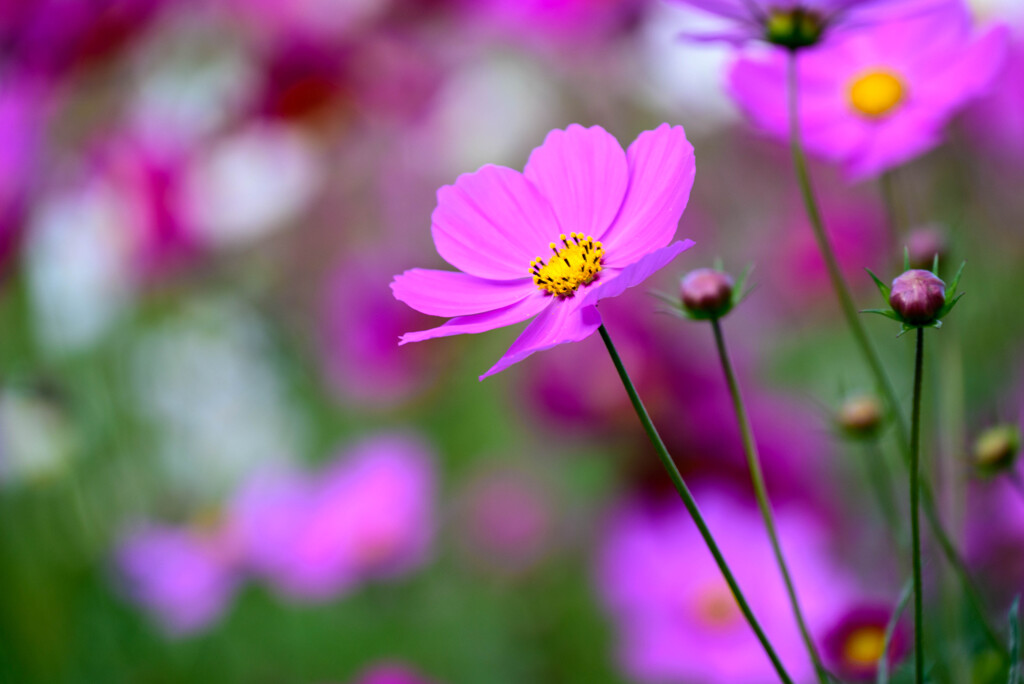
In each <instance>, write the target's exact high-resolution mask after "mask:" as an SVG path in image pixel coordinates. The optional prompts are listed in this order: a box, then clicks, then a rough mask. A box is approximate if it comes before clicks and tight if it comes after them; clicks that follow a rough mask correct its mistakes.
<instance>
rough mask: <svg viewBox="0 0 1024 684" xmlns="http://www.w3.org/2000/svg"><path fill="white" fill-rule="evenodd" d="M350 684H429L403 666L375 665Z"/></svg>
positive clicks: (429, 683)
mask: <svg viewBox="0 0 1024 684" xmlns="http://www.w3.org/2000/svg"><path fill="white" fill-rule="evenodd" d="M352 684H431V682H430V681H429V680H426V679H424V678H423V677H421V676H420V675H419V674H417V673H416V672H414V671H413V670H411V669H409V668H408V667H406V666H404V665H399V664H397V663H396V664H391V663H389V664H384V665H375V666H373V667H371V668H370V669H368V670H366V671H365V672H364V673H363V674H361V675H359V676H358V677H356V679H355V680H354V681H353V683H352Z"/></svg>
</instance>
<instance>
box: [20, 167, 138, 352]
mask: <svg viewBox="0 0 1024 684" xmlns="http://www.w3.org/2000/svg"><path fill="white" fill-rule="evenodd" d="M135 215H136V211H135V208H134V207H132V206H131V205H130V202H129V201H128V200H127V199H126V198H125V196H123V195H121V194H119V193H118V192H116V191H115V189H114V188H113V187H111V186H110V185H108V184H106V183H103V182H100V181H94V182H92V183H88V184H86V185H84V186H83V187H80V188H77V189H75V190H69V191H64V192H61V193H58V194H55V195H52V196H50V197H48V198H44V199H43V200H42V201H41V202H40V204H39V206H38V208H37V210H36V212H35V214H34V215H33V217H32V220H31V226H30V227H29V230H28V239H27V244H26V248H25V254H26V257H27V264H26V266H27V270H28V280H29V286H30V289H31V298H32V306H33V314H34V319H35V327H36V332H37V334H38V336H39V338H40V342H41V343H42V346H43V348H44V349H46V350H47V351H48V352H50V353H56V354H61V353H67V352H74V351H79V350H82V349H85V348H88V347H89V346H91V345H93V344H95V343H96V342H98V341H99V339H100V338H101V337H102V336H103V335H104V334H105V333H106V331H107V330H108V329H109V327H110V326H111V325H112V324H113V323H114V321H115V320H117V318H118V317H119V316H120V315H121V313H122V312H123V311H124V310H125V308H126V307H127V306H128V304H129V303H130V301H131V299H132V287H131V283H132V273H131V263H130V261H131V257H130V253H131V244H130V241H129V238H128V236H129V235H130V233H131V231H130V230H129V229H128V228H129V226H130V223H131V221H132V220H133V217H134V216H135Z"/></svg>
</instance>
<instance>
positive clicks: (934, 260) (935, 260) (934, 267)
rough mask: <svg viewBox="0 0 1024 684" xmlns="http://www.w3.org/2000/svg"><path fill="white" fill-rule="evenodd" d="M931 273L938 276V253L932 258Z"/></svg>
mask: <svg viewBox="0 0 1024 684" xmlns="http://www.w3.org/2000/svg"><path fill="white" fill-rule="evenodd" d="M932 273H934V274H935V275H939V253H938V252H936V253H935V256H934V257H932Z"/></svg>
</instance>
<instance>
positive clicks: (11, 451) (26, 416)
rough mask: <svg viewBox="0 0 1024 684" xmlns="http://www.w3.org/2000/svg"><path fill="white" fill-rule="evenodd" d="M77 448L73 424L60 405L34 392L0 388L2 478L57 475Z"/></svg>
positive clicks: (14, 480) (6, 480)
mask: <svg viewBox="0 0 1024 684" xmlns="http://www.w3.org/2000/svg"><path fill="white" fill-rule="evenodd" d="M73 449H74V444H73V436H72V431H71V426H70V424H69V423H68V421H67V419H66V418H65V416H64V414H63V413H62V412H61V410H60V409H59V407H58V406H56V405H55V404H53V403H52V402H50V401H47V400H46V399H45V398H43V397H40V396H35V395H33V394H32V393H31V392H25V391H21V390H17V389H14V388H6V389H3V390H0V482H3V483H22V482H32V481H39V480H45V479H46V478H48V477H52V476H54V475H57V474H58V473H60V472H61V471H62V470H63V469H64V467H65V466H66V465H67V463H68V460H69V458H70V456H71V454H72V452H73Z"/></svg>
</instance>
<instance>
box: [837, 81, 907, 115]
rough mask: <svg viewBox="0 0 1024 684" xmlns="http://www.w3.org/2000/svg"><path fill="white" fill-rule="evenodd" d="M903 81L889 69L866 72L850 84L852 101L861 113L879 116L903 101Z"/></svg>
mask: <svg viewBox="0 0 1024 684" xmlns="http://www.w3.org/2000/svg"><path fill="white" fill-rule="evenodd" d="M903 95H904V88H903V82H902V81H901V80H900V79H899V78H898V77H897V76H895V75H893V74H890V73H889V72H887V71H872V72H869V73H867V74H864V75H863V76H861V77H860V78H858V79H857V80H855V81H854V82H853V84H852V85H851V86H850V103H851V104H852V105H853V108H854V109H856V110H857V111H858V112H860V113H861V114H864V115H865V116H869V117H872V118H877V117H881V116H884V115H886V114H888V113H889V112H890V111H892V109H893V108H894V107H895V106H896V105H898V104H899V103H900V102H902V101H903Z"/></svg>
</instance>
